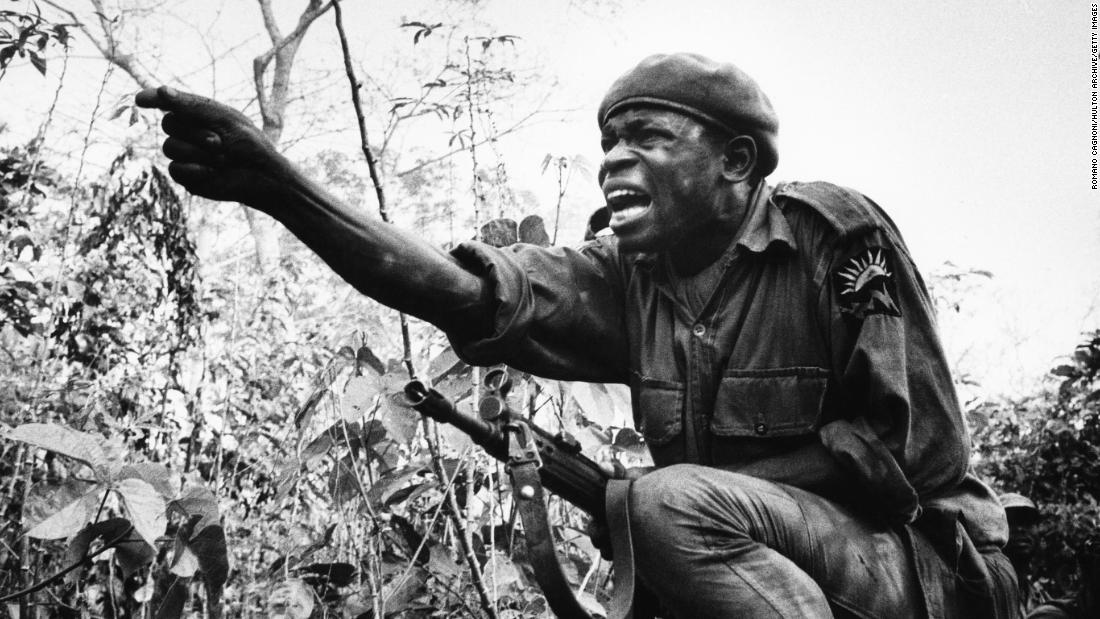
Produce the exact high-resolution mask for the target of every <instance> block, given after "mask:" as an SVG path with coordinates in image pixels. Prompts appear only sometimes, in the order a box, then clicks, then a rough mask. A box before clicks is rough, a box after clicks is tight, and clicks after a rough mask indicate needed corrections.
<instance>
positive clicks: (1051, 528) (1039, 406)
mask: <svg viewBox="0 0 1100 619" xmlns="http://www.w3.org/2000/svg"><path fill="white" fill-rule="evenodd" d="M1051 378H1052V379H1053V380H1055V381H1057V382H1056V387H1055V388H1054V389H1052V390H1050V391H1049V392H1046V393H1042V394H1038V395H1036V396H1033V397H1031V398H1026V399H1023V400H1019V401H1009V402H1001V403H994V404H990V405H987V406H986V407H985V408H984V409H981V410H979V411H977V414H979V415H980V416H981V417H983V418H984V423H983V424H982V425H981V426H980V429H979V431H978V432H977V433H976V436H975V443H976V445H977V446H978V452H979V454H980V459H979V461H978V468H979V471H980V472H981V473H982V474H983V475H985V476H986V477H988V478H990V479H992V480H993V481H994V482H995V483H996V485H997V486H998V487H999V488H1000V489H1001V490H1002V491H1005V492H1018V493H1021V494H1023V495H1025V496H1027V497H1029V498H1031V500H1033V501H1034V502H1035V503H1036V504H1037V505H1038V507H1039V510H1040V512H1041V514H1042V516H1041V519H1040V521H1039V524H1038V525H1037V527H1036V537H1037V544H1036V546H1035V556H1034V558H1033V559H1032V569H1033V572H1034V582H1033V587H1034V589H1035V591H1036V594H1037V597H1038V598H1039V599H1047V598H1057V597H1064V596H1066V595H1068V594H1071V593H1072V592H1074V591H1075V590H1076V587H1077V571H1076V560H1075V555H1076V552H1077V551H1078V550H1080V549H1081V548H1084V547H1085V545H1086V543H1089V542H1091V543H1093V544H1095V543H1097V542H1100V503H1098V501H1100V331H1095V332H1093V333H1091V334H1088V335H1087V336H1086V339H1085V341H1084V342H1082V344H1081V345H1079V346H1078V347H1077V348H1076V349H1075V350H1074V352H1073V354H1072V356H1071V357H1070V358H1069V359H1068V360H1067V362H1066V363H1063V364H1061V365H1059V366H1057V367H1055V368H1053V369H1052V370H1051Z"/></svg>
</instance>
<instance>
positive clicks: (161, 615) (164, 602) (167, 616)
mask: <svg viewBox="0 0 1100 619" xmlns="http://www.w3.org/2000/svg"><path fill="white" fill-rule="evenodd" d="M190 584H191V579H190V578H176V579H174V580H172V584H171V585H170V586H169V587H168V592H167V593H165V594H164V597H163V598H161V599H160V601H159V604H158V605H157V614H156V619H179V617H181V616H183V607H184V605H186V604H187V597H188V595H187V594H188V593H189V592H188V588H189V587H188V585H190Z"/></svg>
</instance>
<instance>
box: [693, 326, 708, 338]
mask: <svg viewBox="0 0 1100 619" xmlns="http://www.w3.org/2000/svg"><path fill="white" fill-rule="evenodd" d="M691 332H692V333H694V334H695V336H696V337H703V334H704V333H706V332H707V328H706V327H704V326H703V325H695V327H694V328H692V330H691Z"/></svg>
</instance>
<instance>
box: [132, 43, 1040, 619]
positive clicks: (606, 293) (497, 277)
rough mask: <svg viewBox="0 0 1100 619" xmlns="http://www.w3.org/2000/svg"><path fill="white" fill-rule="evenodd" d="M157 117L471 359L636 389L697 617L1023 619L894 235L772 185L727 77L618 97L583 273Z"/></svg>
mask: <svg viewBox="0 0 1100 619" xmlns="http://www.w3.org/2000/svg"><path fill="white" fill-rule="evenodd" d="M137 102H138V104H139V105H142V106H145V107H155V108H159V109H162V110H164V111H166V112H168V113H167V114H166V116H165V117H164V122H163V127H164V130H165V131H166V133H167V134H168V136H169V137H168V138H167V140H166V141H165V143H164V153H165V154H166V155H167V156H168V157H169V158H170V159H172V163H171V164H170V166H169V172H170V173H171V175H172V177H173V178H174V179H175V180H177V181H178V182H179V183H181V184H182V185H183V186H184V187H185V188H187V189H188V190H189V191H191V192H192V193H195V194H197V195H201V196H205V197H208V198H213V199H217V200H234V201H239V202H243V203H245V204H247V205H249V206H251V207H253V208H256V209H259V210H261V211H263V212H266V213H268V214H270V215H271V216H273V217H275V218H276V219H277V220H279V221H280V222H282V223H283V224H284V225H285V226H286V227H287V228H288V229H289V230H290V231H291V232H293V233H294V234H295V235H297V236H298V237H299V238H300V239H301V240H302V241H304V242H305V243H306V244H307V245H309V246H310V247H311V248H312V249H313V250H314V251H315V252H316V253H317V254H318V255H320V256H321V257H322V258H323V259H324V260H325V261H326V262H327V263H328V264H329V265H330V266H331V267H332V268H333V269H334V270H335V271H337V272H338V273H339V274H340V275H341V276H342V277H344V279H346V280H347V281H349V282H350V283H351V284H352V285H354V286H355V287H356V288H357V289H359V290H360V291H361V292H363V293H364V294H366V295H369V296H371V297H373V298H375V299H377V300H378V301H380V302H382V303H385V304H387V305H389V306H391V307H394V308H396V309H398V310H401V311H404V312H407V313H410V314H413V315H415V316H418V317H420V318H423V319H424V320H427V321H429V322H432V323H434V324H436V325H437V326H439V327H440V328H441V329H443V330H444V331H445V332H446V333H447V334H448V336H449V337H450V338H451V341H452V343H453V344H454V347H455V350H456V351H458V352H459V354H460V356H462V357H463V358H464V359H465V360H467V361H469V362H471V363H474V364H481V365H488V364H497V363H507V364H508V365H511V366H513V367H516V368H518V369H521V370H524V371H527V372H531V373H533V374H537V375H541V376H546V377H551V378H560V379H570V380H585V381H600V382H619V383H625V384H628V385H629V386H630V388H631V393H632V396H633V408H634V415H635V422H636V425H637V426H638V429H639V430H640V431H641V432H642V433H643V434H644V435H645V437H646V441H647V443H648V446H649V449H650V451H651V453H652V455H653V460H654V462H655V464H656V467H655V470H652V471H649V470H647V471H631V472H629V476H630V477H633V478H636V481H635V482H634V485H633V490H632V492H631V496H630V499H629V501H630V505H629V507H630V509H631V515H630V518H629V522H630V525H631V528H632V529H633V539H634V542H635V544H634V551H635V558H636V562H637V563H636V568H637V573H638V574H639V576H640V578H641V579H642V580H643V581H644V582H645V583H646V584H647V585H648V586H649V588H651V589H652V590H653V591H654V592H655V593H656V595H657V596H658V597H659V598H660V600H661V601H662V603H663V604H664V606H665V607H666V608H668V609H669V610H670V611H671V612H672V613H674V614H675V615H676V616H677V617H735V616H736V617H829V616H834V615H835V616H857V617H891V618H897V619H900V618H904V617H926V616H932V617H1009V616H1016V614H1017V613H1018V606H1017V602H1016V595H1017V591H1016V582H1015V578H1014V576H1013V574H1012V569H1011V566H1010V565H1009V563H1008V560H1007V559H1006V558H1005V556H1004V555H1003V554H1002V552H1001V550H1000V548H1001V546H1003V544H1004V543H1005V540H1006V538H1007V524H1006V521H1005V516H1004V511H1003V509H1002V508H1001V506H1000V504H999V503H998V502H997V499H996V497H995V496H994V495H993V494H992V492H991V491H990V489H989V488H988V487H986V486H985V485H984V484H982V483H981V482H979V481H978V480H977V479H976V478H974V477H973V476H972V475H971V474H970V473H969V469H968V457H969V441H968V438H967V434H966V427H965V423H964V421H963V418H962V415H961V413H960V410H959V406H958V403H957V400H956V396H955V394H954V391H953V386H952V382H951V378H950V375H949V372H948V368H947V364H946V362H945V360H944V355H943V351H942V349H941V346H940V343H939V340H938V337H937V335H936V331H935V326H934V317H933V309H932V304H931V301H930V299H929V297H928V294H927V292H926V290H925V287H924V285H923V282H922V280H921V278H920V275H919V274H918V273H917V270H916V268H915V266H914V265H913V262H912V259H911V258H910V255H909V252H908V250H907V249H906V247H905V244H904V243H903V241H902V238H901V235H900V233H899V232H898V230H897V228H896V227H895V226H894V224H893V222H892V221H891V220H890V219H889V217H887V216H886V214H885V213H884V212H883V211H882V209H880V208H879V207H878V206H877V205H876V204H875V203H874V202H872V201H871V200H869V199H868V198H866V197H865V196H863V195H861V194H859V193H858V192H855V191H852V190H850V189H846V188H842V187H838V186H835V185H831V184H827V183H786V184H778V185H774V186H773V185H771V184H769V183H768V182H767V181H766V178H767V176H768V175H769V174H770V173H771V172H772V171H773V170H774V169H775V167H776V164H777V162H778V157H779V151H778V147H777V134H778V120H777V118H776V115H775V112H774V110H773V108H772V105H771V103H770V102H769V100H768V98H767V97H766V96H765V95H764V93H763V92H762V91H761V90H760V88H759V87H758V86H757V84H756V83H755V82H754V81H753V80H752V79H751V78H750V77H749V76H748V75H746V74H745V73H744V72H742V71H740V70H739V69H738V68H736V67H735V66H733V65H730V64H726V63H719V62H715V61H712V60H710V59H707V58H704V57H702V56H698V55H693V54H671V55H658V56H651V57H649V58H646V59H645V60H643V61H642V62H641V63H640V64H639V65H638V66H636V67H634V68H632V69H631V70H629V71H628V72H627V73H625V74H624V75H623V76H622V77H620V78H619V79H618V80H617V81H616V82H615V83H614V84H613V85H612V86H611V89H610V90H609V91H608V93H607V95H606V96H605V98H604V100H603V102H602V103H601V105H600V108H599V111H598V123H599V127H600V130H601V134H602V137H601V140H602V145H603V150H604V160H603V163H602V165H601V167H600V172H599V181H600V184H601V187H602V189H603V191H604V195H605V197H606V201H607V208H608V212H609V226H610V228H611V230H612V232H613V233H614V234H613V235H611V236H601V237H598V238H595V239H593V240H591V241H588V242H587V243H585V244H584V245H583V246H581V247H580V248H578V249H564V248H550V249H543V248H537V247H532V246H525V245H517V246H513V247H510V248H505V249H495V248H491V247H487V246H485V245H482V244H478V243H473V242H470V243H464V244H462V245H460V246H458V247H457V248H456V249H454V250H453V251H451V252H450V253H445V252H442V251H440V250H439V249H437V248H434V247H431V246H429V245H428V244H426V243H425V242H424V241H423V240H421V239H420V238H419V237H418V236H417V235H415V234H411V233H408V232H404V231H402V230H399V229H397V228H395V227H393V226H390V225H386V224H384V223H382V222H379V221H375V220H371V219H369V218H367V217H365V216H364V215H363V214H361V212H359V211H357V210H354V209H351V208H349V207H348V206H346V205H344V204H341V203H340V202H339V201H338V200H336V199H335V198H333V197H332V196H330V195H328V194H327V193H326V192H325V191H324V190H323V189H322V188H320V187H318V186H317V185H316V184H315V183H313V182H311V181H309V180H308V179H306V178H305V177H303V175H302V174H301V173H300V172H299V171H298V170H297V169H295V168H294V166H292V165H291V164H290V163H289V162H288V161H287V160H286V159H285V158H283V157H282V156H281V155H279V154H278V153H277V152H275V150H274V148H273V147H272V146H271V145H270V144H269V143H268V142H267V141H266V140H265V139H264V138H263V136H262V134H261V133H260V132H259V131H258V130H257V129H256V128H255V127H254V126H253V125H252V124H251V123H250V122H248V120H247V119H246V118H245V117H244V116H243V115H241V114H240V113H239V112H237V111H235V110H232V109H230V108H228V107H226V106H223V105H221V104H218V103H216V102H213V101H210V100H208V99H204V98H201V97H197V96H194V95H189V94H183V93H178V92H175V91H172V90H171V89H167V88H163V87H162V88H160V89H156V90H146V91H143V92H142V93H140V94H139V95H138V97H137ZM613 533H616V532H613ZM945 558H947V559H949V561H947V560H945Z"/></svg>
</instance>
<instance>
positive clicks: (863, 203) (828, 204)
mask: <svg viewBox="0 0 1100 619" xmlns="http://www.w3.org/2000/svg"><path fill="white" fill-rule="evenodd" d="M775 197H776V198H778V199H779V200H780V203H781V202H782V200H784V199H786V200H795V201H797V202H800V203H802V204H805V205H807V206H809V207H810V208H811V209H813V210H814V211H815V212H816V213H818V214H819V215H820V216H821V217H823V218H824V219H825V220H826V221H828V222H829V224H830V225H831V226H832V227H833V229H834V230H836V231H837V232H838V233H839V234H840V235H841V237H849V236H852V235H856V234H859V233H862V232H867V231H869V230H875V229H882V228H886V229H888V230H890V231H892V232H896V230H897V228H896V227H895V226H894V222H893V221H891V220H890V217H889V216H887V215H886V213H885V212H883V210H882V208H881V207H879V205H877V204H875V203H874V202H873V201H872V200H871V199H869V198H868V197H867V196H864V195H863V194H861V193H859V192H858V191H855V190H854V189H848V188H847V187H841V186H839V185H834V184H832V183H825V182H821V181H816V182H812V183H797V182H796V183H784V184H782V185H779V186H778V187H776V191H775Z"/></svg>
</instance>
